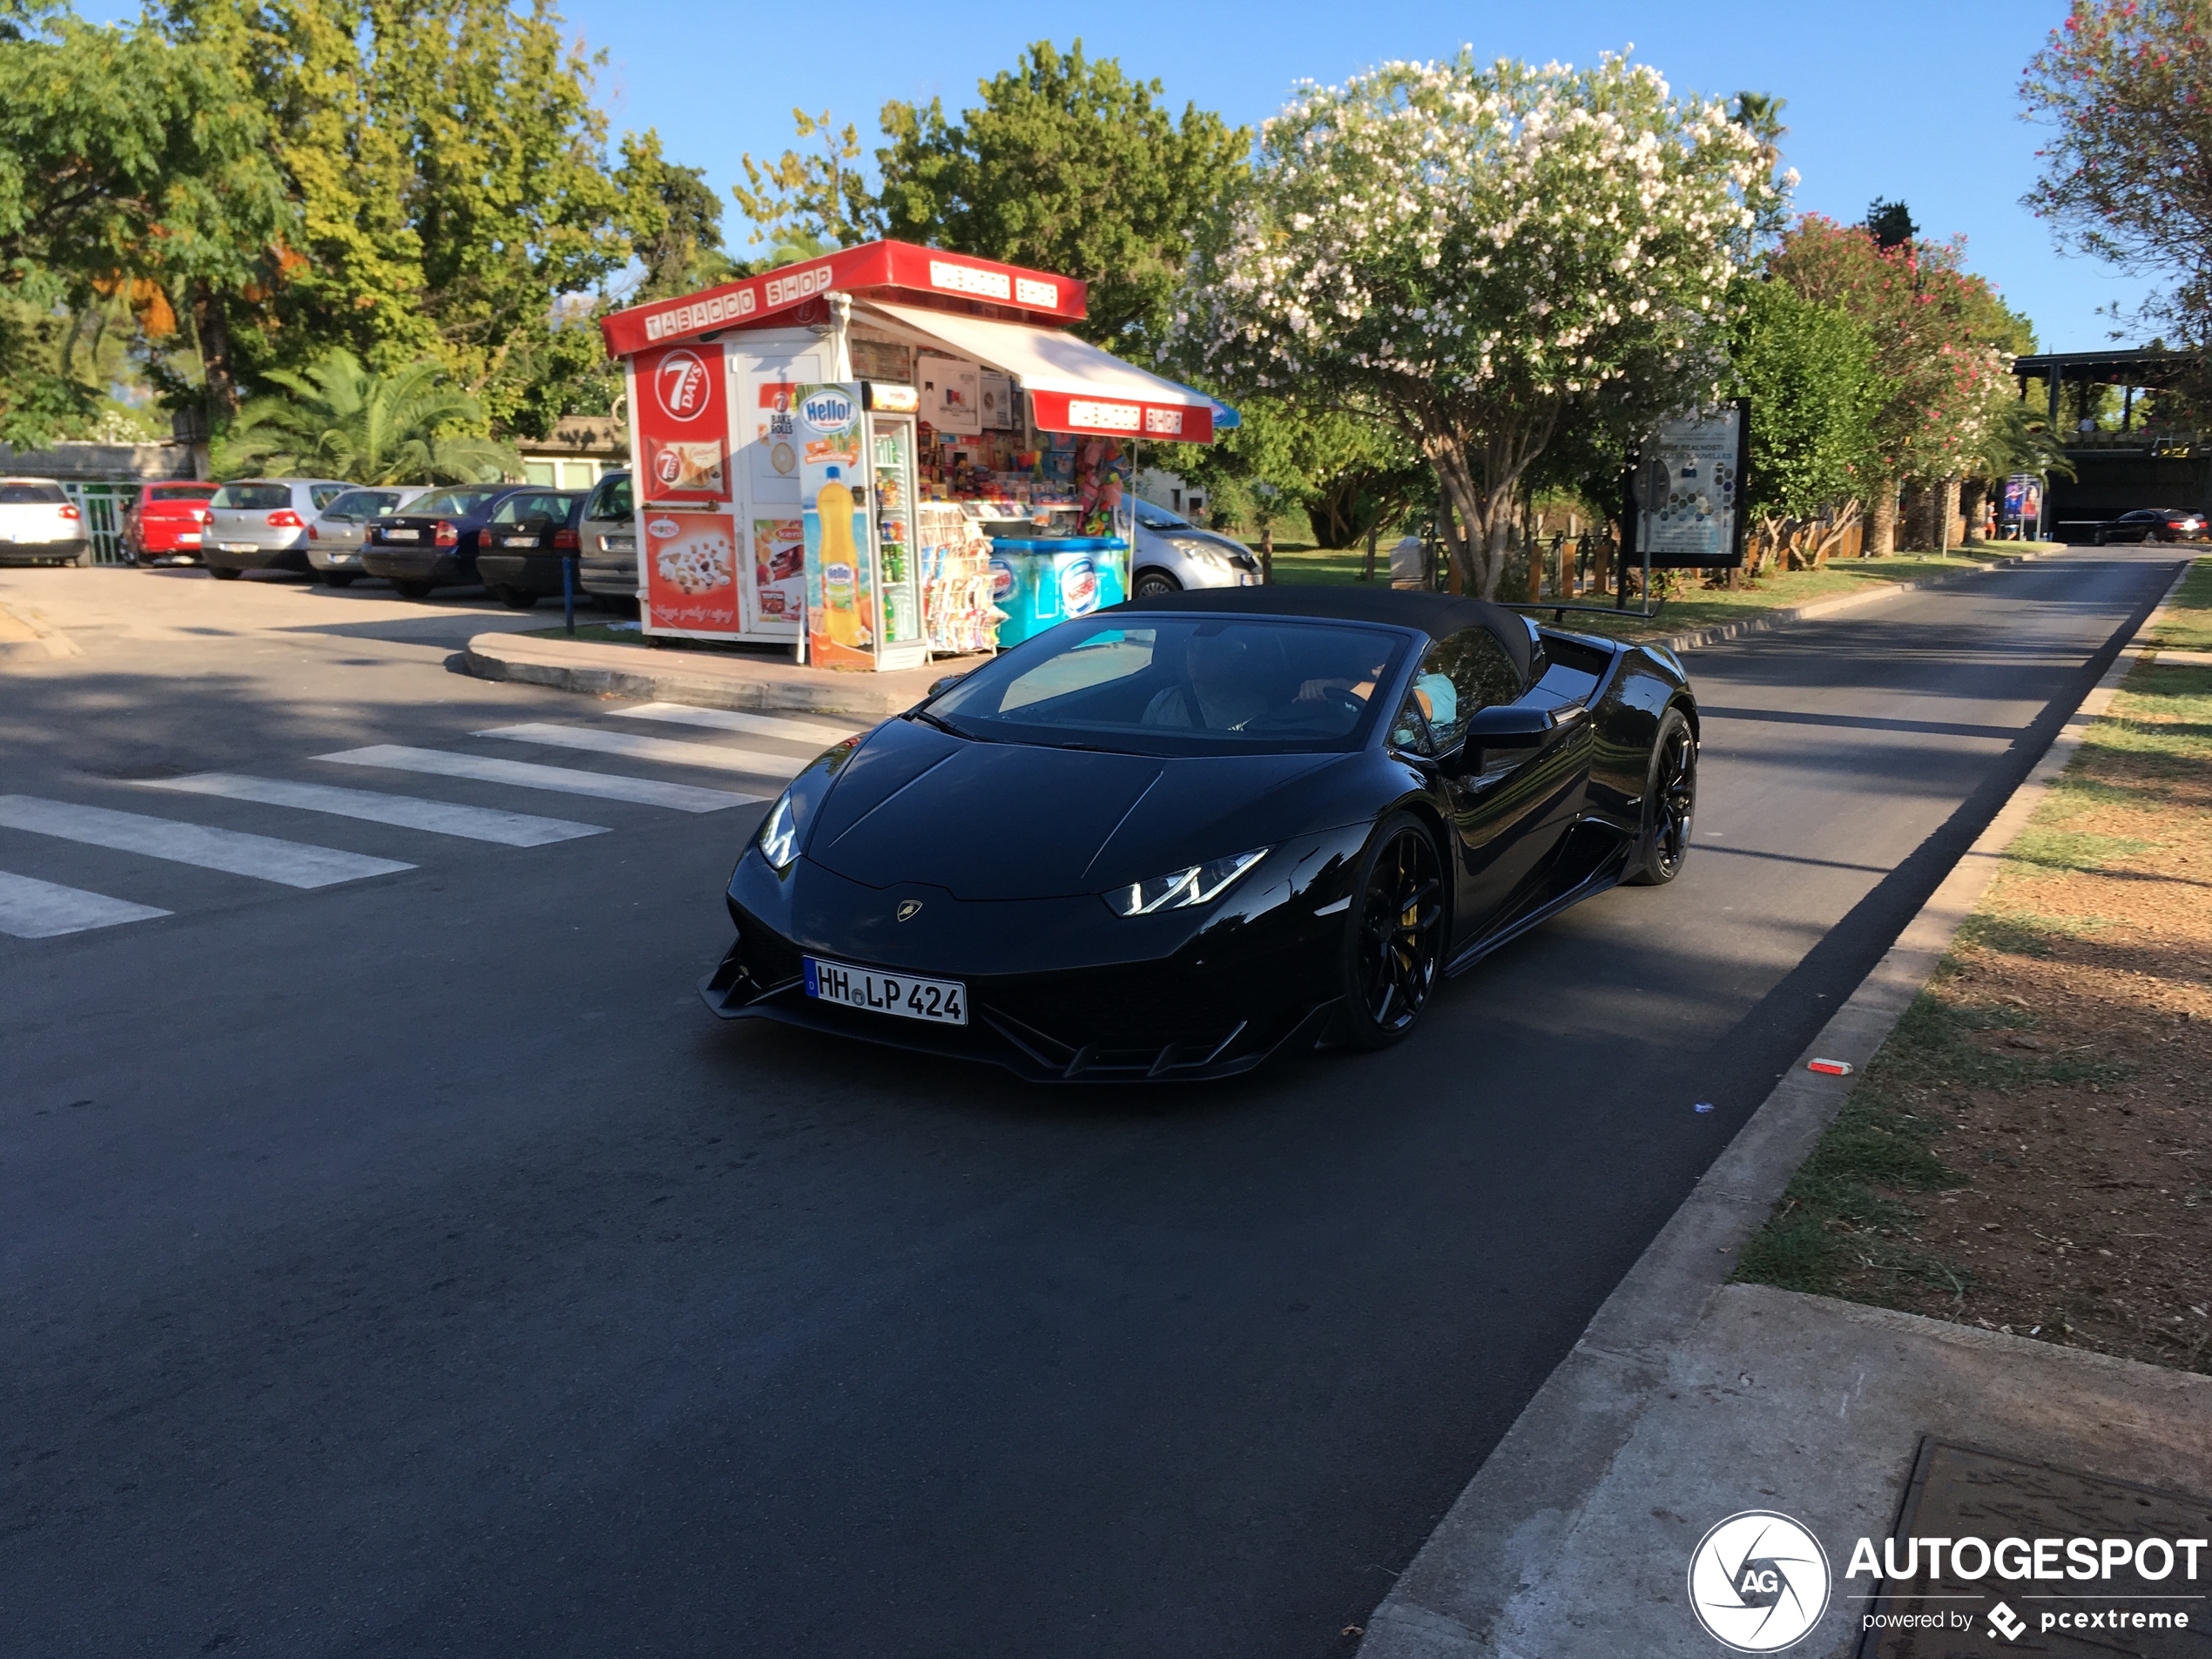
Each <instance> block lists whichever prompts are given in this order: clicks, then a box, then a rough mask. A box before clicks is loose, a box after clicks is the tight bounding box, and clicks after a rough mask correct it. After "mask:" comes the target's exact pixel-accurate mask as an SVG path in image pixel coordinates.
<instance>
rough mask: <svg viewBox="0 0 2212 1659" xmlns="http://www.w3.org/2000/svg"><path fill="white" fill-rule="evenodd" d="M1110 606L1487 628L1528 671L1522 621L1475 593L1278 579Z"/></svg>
mask: <svg viewBox="0 0 2212 1659" xmlns="http://www.w3.org/2000/svg"><path fill="white" fill-rule="evenodd" d="M1114 609H1115V610H1202V611H1214V612H1217V613H1219V614H1222V615H1227V616H1246V617H1324V618H1326V619H1329V620H1332V621H1336V622H1379V623H1384V624H1388V625H1389V626H1391V627H1393V628H1412V629H1415V630H1417V631H1420V632H1421V633H1425V634H1426V635H1427V636H1428V637H1430V638H1431V639H1442V638H1443V637H1445V636H1447V634H1456V633H1458V632H1460V631H1461V630H1462V629H1466V628H1487V629H1488V630H1489V631H1490V632H1491V633H1492V634H1493V635H1494V636H1495V637H1496V638H1497V641H1498V643H1499V644H1501V645H1502V646H1504V647H1505V651H1506V655H1507V656H1508V657H1510V658H1513V663H1514V667H1515V668H1517V669H1518V670H1520V671H1521V675H1522V677H1523V678H1526V677H1527V673H1528V661H1529V658H1528V625H1527V623H1525V622H1523V621H1522V620H1521V617H1520V615H1519V613H1517V612H1515V611H1511V610H1507V609H1506V608H1505V607H1504V606H1503V605H1494V604H1489V603H1488V602H1487V601H1485V600H1481V599H1462V598H1460V597H1456V596H1454V595H1453V594H1448V593H1410V592H1406V591H1405V590H1401V589H1396V588H1379V587H1371V586H1368V585H1366V584H1364V583H1363V584H1362V585H1360V586H1359V587H1341V588H1338V587H1322V586H1319V585H1318V584H1298V583H1279V584H1270V585H1268V586H1266V587H1260V588H1193V589H1187V590H1184V592H1181V593H1163V594H1161V595H1159V596H1158V597H1155V598H1149V599H1131V600H1130V601H1128V602H1127V603H1126V604H1120V605H1116V606H1115V607H1114Z"/></svg>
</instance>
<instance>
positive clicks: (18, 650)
mask: <svg viewBox="0 0 2212 1659" xmlns="http://www.w3.org/2000/svg"><path fill="white" fill-rule="evenodd" d="M83 655H84V648H83V647H82V646H80V645H79V644H78V643H77V642H76V641H75V640H73V639H71V637H69V636H68V635H67V634H65V633H62V632H61V631H58V630H57V629H54V628H51V627H50V626H48V625H47V624H45V623H44V621H43V620H42V619H41V618H40V617H39V616H38V614H37V612H36V611H30V612H25V611H21V610H10V609H9V608H8V607H7V606H6V605H3V604H0V663H6V662H54V661H57V660H59V659H60V658H64V657H82V656H83Z"/></svg>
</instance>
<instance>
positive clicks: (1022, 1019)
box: [699, 826, 1364, 1082]
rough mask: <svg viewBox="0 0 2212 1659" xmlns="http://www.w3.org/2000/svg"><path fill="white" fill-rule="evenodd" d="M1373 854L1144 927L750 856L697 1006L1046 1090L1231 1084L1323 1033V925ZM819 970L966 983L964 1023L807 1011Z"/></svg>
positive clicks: (1334, 853) (1089, 906)
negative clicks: (941, 1058)
mask: <svg viewBox="0 0 2212 1659" xmlns="http://www.w3.org/2000/svg"><path fill="white" fill-rule="evenodd" d="M1363 840H1364V826H1363V827H1362V828H1361V829H1354V830H1350V831H1343V832H1336V833H1332V834H1329V835H1325V836H1313V837H1307V838H1304V839H1303V840H1300V841H1298V842H1296V843H1293V844H1291V845H1290V846H1284V847H1279V848H1278V849H1277V850H1276V852H1275V853H1273V854H1272V855H1271V856H1270V858H1269V859H1267V860H1264V861H1263V863H1262V864H1261V865H1260V866H1259V867H1256V868H1255V869H1254V870H1253V872H1252V873H1251V877H1249V878H1248V879H1247V881H1246V882H1245V883H1243V884H1240V885H1239V886H1238V887H1236V888H1233V889H1231V892H1230V894H1227V895H1225V896H1224V898H1223V899H1222V900H1219V901H1217V903H1215V904H1213V905H1210V906H1206V907H1203V908H1199V909H1194V910H1190V911H1167V912H1163V913H1161V914H1158V915H1155V916H1144V917H1130V918H1124V917H1120V916H1116V915H1115V914H1113V913H1112V912H1111V911H1110V910H1109V909H1108V908H1107V907H1106V904H1105V901H1104V900H1102V899H1100V898H1098V897H1097V896H1096V895H1095V894H1081V895H1078V896H1076V897H1074V898H1067V899H1041V900H1012V901H991V902H981V903H974V902H965V901H962V900H959V899H957V898H954V896H953V895H952V894H949V893H948V892H946V891H944V890H943V889H941V888H935V887H927V886H922V885H919V884H913V883H904V884H897V885H894V886H892V887H880V888H879V887H868V886H866V885H864V884H862V883H860V882H857V881H853V880H849V879H847V878H846V877H843V876H840V875H838V874H836V873H833V872H832V871H829V870H826V869H824V868H823V867H820V866H819V865H815V864H813V863H812V862H811V861H809V860H806V859H804V858H802V859H801V860H799V861H798V862H797V863H795V864H794V865H793V866H792V868H791V869H790V870H788V871H786V872H784V873H782V874H781V875H779V874H778V873H776V872H775V871H773V870H772V869H771V868H770V867H769V866H768V864H767V861H766V860H765V859H764V858H762V857H761V856H760V854H759V851H758V850H757V849H755V848H752V847H750V846H749V847H748V849H747V851H746V853H745V857H744V858H743V859H741V860H739V861H738V868H737V870H736V872H735V873H733V874H732V878H731V883H730V891H729V895H728V896H729V907H730V914H731V919H732V921H734V922H735V923H736V924H737V930H738V936H737V940H736V942H735V943H733V944H732V946H731V948H730V951H729V954H727V955H726V956H725V957H724V959H723V961H722V964H721V966H720V967H719V968H717V969H716V970H715V972H714V973H713V974H711V975H710V976H709V977H708V978H707V980H706V981H705V982H704V983H703V984H702V985H701V986H700V987H699V993H700V995H701V996H702V997H703V998H704V999H705V1001H706V1004H707V1006H708V1007H709V1008H711V1009H712V1010H713V1011H714V1012H715V1013H716V1014H718V1015H721V1016H722V1017H723V1018H725V1019H770V1020H777V1021H780V1022H784V1023H786V1024H789V1025H799V1026H805V1027H807V1028H812V1029H814V1030H818V1031H826V1032H831V1033H833V1034H836V1035H841V1036H846V1037H854V1038H859V1039H860V1040H862V1041H865V1042H876V1043H882V1044H886V1045H888V1046H890V1047H894V1048H900V1049H914V1050H918V1051H921V1052H923V1053H929V1054H941V1055H948V1056H949V1057H952V1058H955V1059H962V1060H978V1061H986V1062H990V1063H992V1064H995V1065H1000V1066H1003V1067H1005V1068H1006V1069H1008V1070H1010V1071H1014V1072H1016V1073H1018V1074H1019V1075H1021V1076H1024V1077H1028V1078H1032V1079H1035V1080H1036V1081H1039V1082H1076V1081H1080V1082H1132V1081H1134V1082H1157V1081H1196V1080H1200V1079H1205V1078H1213V1077H1227V1076H1235V1075H1237V1074H1238V1073H1239V1072H1244V1071H1250V1070H1251V1069H1253V1068H1254V1067H1256V1066H1258V1065H1260V1064H1262V1063H1263V1062H1265V1061H1266V1060H1268V1059H1269V1058H1270V1057H1271V1056H1272V1055H1277V1054H1279V1053H1285V1052H1289V1051H1291V1050H1295V1049H1300V1048H1311V1047H1312V1046H1313V1045H1314V1044H1315V1043H1316V1042H1319V1041H1320V1040H1321V1039H1322V1038H1323V1037H1324V1036H1325V1035H1326V1034H1327V1032H1328V1030H1329V1028H1330V1026H1331V1024H1332V1020H1333V1016H1334V1014H1335V1010H1336V1000H1337V995H1338V983H1339V953H1340V952H1341V951H1342V949H1343V948H1344V937H1345V935H1344V929H1345V925H1346V924H1345V921H1344V919H1343V918H1342V916H1341V915H1339V916H1317V915H1316V914H1314V912H1315V910H1316V908H1317V907H1325V906H1327V905H1329V904H1330V903H1331V902H1332V900H1333V899H1335V898H1337V897H1339V896H1341V895H1342V894H1343V893H1345V891H1348V883H1349V881H1350V880H1351V873H1352V870H1353V869H1354V868H1355V867H1356V866H1357V863H1358V858H1359V848H1360V846H1361V843H1362V841H1363ZM909 903H913V904H914V905H916V907H915V908H914V909H912V910H911V911H910V913H909V918H908V920H907V921H899V920H897V915H898V911H899V910H900V908H902V907H906V906H907V904H909ZM806 956H815V957H818V958H820V959H822V960H825V961H832V962H836V963H839V964H841V965H850V966H854V967H861V968H874V969H877V970H879V971H885V972H889V973H894V974H911V975H913V976H914V977H917V978H925V977H926V978H931V979H939V980H957V981H960V982H961V984H963V985H964V986H965V987H966V988H967V991H968V1023H967V1024H966V1025H965V1026H956V1025H944V1024H937V1023H934V1022H926V1021H921V1020H909V1019H904V1018H900V1017H899V1016H896V1015H887V1014H874V1013H870V1012H868V1011H867V1010H865V1009H860V1008H847V1007H845V1006H843V1005H841V1004H839V1003H833V1002H828V1001H821V1000H819V999H817V998H813V997H810V996H808V995H806V980H805V972H804V967H803V963H802V958H804V957H806Z"/></svg>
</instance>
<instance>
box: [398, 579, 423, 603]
mask: <svg viewBox="0 0 2212 1659" xmlns="http://www.w3.org/2000/svg"><path fill="white" fill-rule="evenodd" d="M392 591H393V592H394V593H396V594H398V595H399V596H400V597H401V598H402V599H427V598H428V597H430V584H429V583H428V582H402V581H401V580H400V579H399V578H398V577H393V579H392Z"/></svg>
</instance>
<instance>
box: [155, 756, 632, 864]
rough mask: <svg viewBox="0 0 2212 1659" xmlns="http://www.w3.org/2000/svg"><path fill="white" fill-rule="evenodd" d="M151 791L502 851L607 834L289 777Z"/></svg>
mask: <svg viewBox="0 0 2212 1659" xmlns="http://www.w3.org/2000/svg"><path fill="white" fill-rule="evenodd" d="M150 786H151V787H152V788H155V789H181V790H185V791H188V792H191V793H192V794H196V795H220V796H223V797H224V798H226V799H230V800H254V801H260V802H262V803H264V804H265V805H267V806H296V807H298V808H299V809H300V811H302V812H307V813H332V814H334V815H335V816H337V817H340V818H359V819H367V820H368V822H370V823H372V824H394V825H397V826H399V827H400V828H401V829H418V830H428V831H429V832H430V833H433V834H435V835H458V836H462V837H463V838H465V839H466V840H471V841H496V842H497V843H498V844H499V845H500V846H548V845H550V843H552V842H555V841H573V840H576V839H577V837H578V836H582V835H604V834H605V833H607V829H606V826H605V825H604V824H577V823H572V822H570V820H569V819H565V818H539V817H537V816H536V815H534V814H532V813H502V812H500V811H498V810H496V808H493V807H489V806H462V805H461V804H460V803H459V802H458V801H450V800H425V799H422V798H421V797H420V796H416V795H387V794H384V793H382V792H380V791H377V790H372V789H340V788H338V787H336V786H334V785H331V784H302V783H295V782H293V781H292V780H291V779H287V778H251V777H247V776H246V775H244V774H243V773H239V772H199V773H195V774H194V775H193V776H192V777H189V778H163V779H153V780H150Z"/></svg>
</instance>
